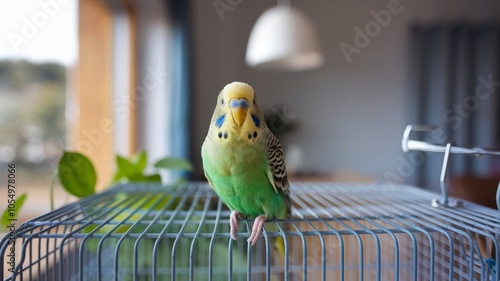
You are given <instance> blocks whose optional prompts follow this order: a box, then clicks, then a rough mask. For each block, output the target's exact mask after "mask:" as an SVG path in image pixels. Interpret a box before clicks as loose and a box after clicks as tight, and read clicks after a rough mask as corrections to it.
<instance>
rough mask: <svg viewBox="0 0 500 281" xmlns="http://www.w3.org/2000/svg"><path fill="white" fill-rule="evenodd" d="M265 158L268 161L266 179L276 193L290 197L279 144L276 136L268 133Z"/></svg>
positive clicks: (283, 158) (283, 159)
mask: <svg viewBox="0 0 500 281" xmlns="http://www.w3.org/2000/svg"><path fill="white" fill-rule="evenodd" d="M266 146H267V158H268V160H269V171H268V175H267V176H268V178H269V181H270V182H271V184H272V185H273V188H274V191H275V192H276V193H278V192H279V191H280V192H283V193H284V194H285V195H286V196H289V195H290V185H289V183H288V177H287V175H286V168H285V157H284V156H283V150H282V148H281V144H280V142H279V140H278V138H277V137H276V136H274V135H273V134H272V133H271V132H270V131H268V134H267V144H266Z"/></svg>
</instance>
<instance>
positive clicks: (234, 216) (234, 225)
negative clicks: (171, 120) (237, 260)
mask: <svg viewBox="0 0 500 281" xmlns="http://www.w3.org/2000/svg"><path fill="white" fill-rule="evenodd" d="M242 218H243V216H242V215H241V214H240V213H238V212H236V211H232V212H231V215H230V216H229V225H230V226H231V238H232V239H233V240H236V231H238V229H239V227H238V219H242Z"/></svg>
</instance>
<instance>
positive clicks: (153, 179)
mask: <svg viewBox="0 0 500 281" xmlns="http://www.w3.org/2000/svg"><path fill="white" fill-rule="evenodd" d="M144 180H145V181H147V182H161V176H160V175H159V174H153V175H148V176H145V178H144Z"/></svg>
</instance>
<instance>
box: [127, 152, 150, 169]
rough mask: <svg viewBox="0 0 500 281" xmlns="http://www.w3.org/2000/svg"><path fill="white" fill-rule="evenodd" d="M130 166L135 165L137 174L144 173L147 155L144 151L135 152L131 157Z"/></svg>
mask: <svg viewBox="0 0 500 281" xmlns="http://www.w3.org/2000/svg"><path fill="white" fill-rule="evenodd" d="M131 162H132V164H134V165H135V167H136V168H137V170H138V172H139V173H142V172H144V169H145V168H146V165H147V164H148V155H147V153H146V151H144V150H141V151H139V152H137V153H136V154H135V155H134V156H133V157H132V161H131Z"/></svg>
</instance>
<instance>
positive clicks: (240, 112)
mask: <svg viewBox="0 0 500 281" xmlns="http://www.w3.org/2000/svg"><path fill="white" fill-rule="evenodd" d="M217 101H218V104H219V107H220V108H221V111H222V112H226V113H229V115H230V116H231V117H232V121H233V122H234V124H235V125H236V126H238V127H241V126H242V125H243V124H244V123H245V120H246V119H247V118H248V117H249V116H250V114H249V113H251V112H252V107H253V106H254V105H255V92H254V90H253V88H252V86H250V85H248V84H246V83H242V82H233V83H230V84H227V85H226V86H225V87H224V89H222V91H221V92H220V94H219V97H218V99H217Z"/></svg>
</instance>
